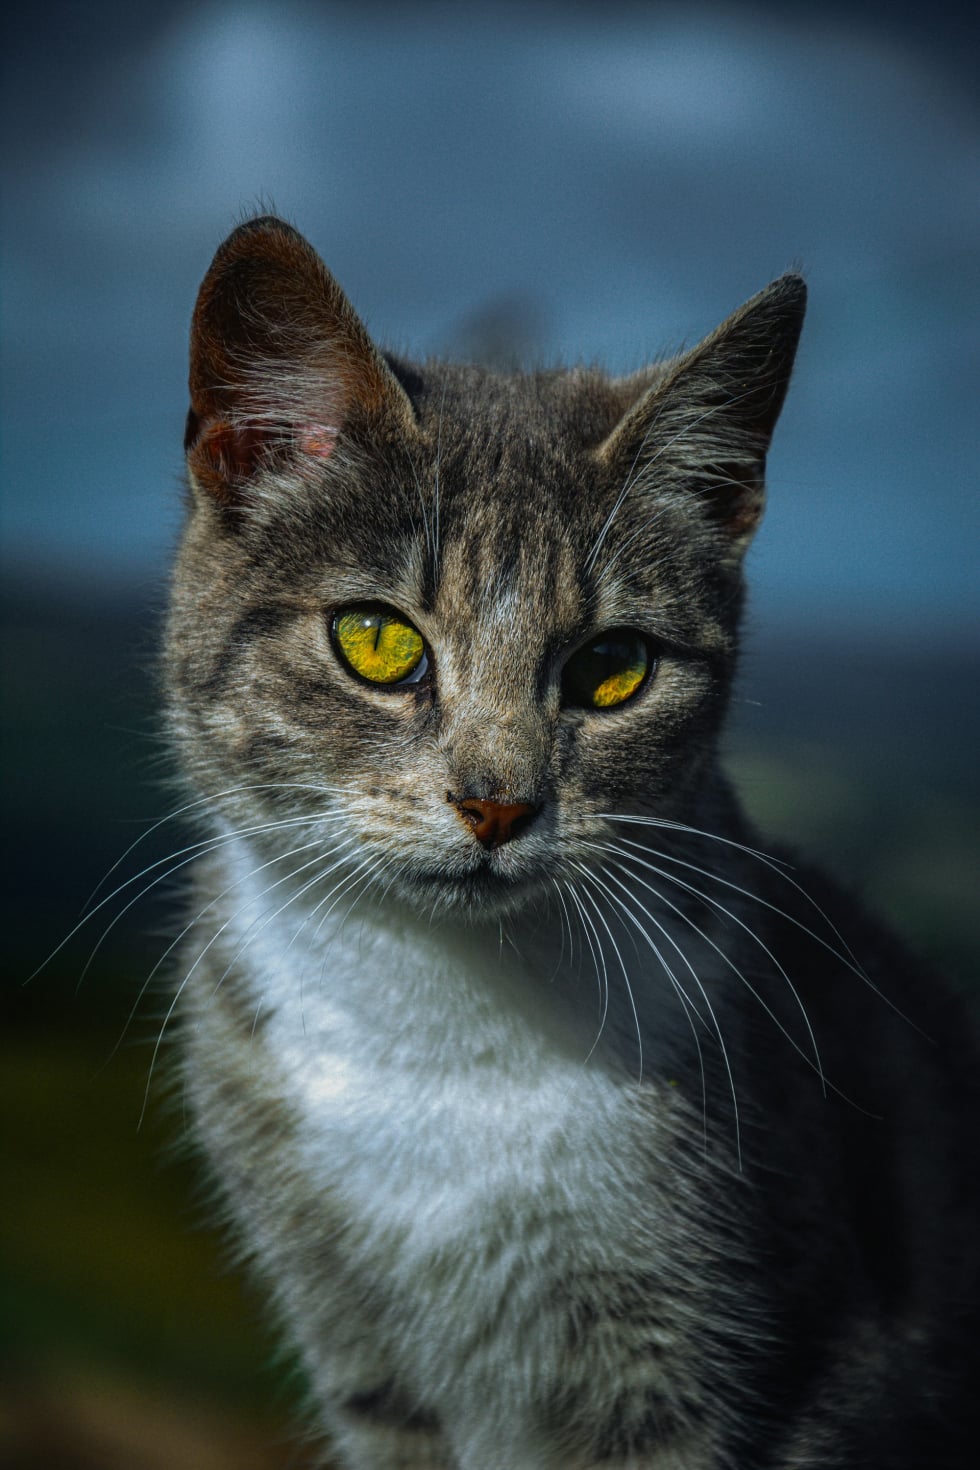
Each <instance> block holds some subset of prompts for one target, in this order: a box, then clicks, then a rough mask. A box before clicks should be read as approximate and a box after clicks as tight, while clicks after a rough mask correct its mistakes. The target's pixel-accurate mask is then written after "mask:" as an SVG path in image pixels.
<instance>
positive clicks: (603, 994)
mask: <svg viewBox="0 0 980 1470" xmlns="http://www.w3.org/2000/svg"><path fill="white" fill-rule="evenodd" d="M564 881H565V883H566V885H567V888H568V896H569V898H570V899H571V900H572V903H573V904H574V906H575V911H576V913H577V914H578V917H579V922H580V923H581V925H582V932H583V934H584V935H585V942H586V944H587V945H588V947H589V950H590V952H591V955H592V963H593V966H594V968H595V977H596V985H597V987H598V992H599V1026H598V1030H597V1031H596V1034H595V1037H594V1039H593V1042H592V1045H591V1046H590V1047H589V1049H588V1051H587V1052H586V1054H585V1056H584V1057H583V1059H582V1066H583V1067H585V1066H587V1065H588V1063H589V1061H590V1059H591V1058H592V1056H593V1054H594V1052H595V1049H596V1047H597V1046H598V1045H599V1042H600V1040H601V1038H602V1033H603V1031H604V1030H605V1028H606V1018H607V1016H608V1014H609V976H608V973H607V971H606V962H605V958H604V956H603V954H602V946H601V944H600V945H599V946H598V949H597V948H596V945H597V944H598V938H599V936H598V934H596V931H595V927H594V925H593V924H592V921H591V919H590V918H589V915H588V913H587V912H586V909H585V906H584V904H583V902H582V899H581V898H580V897H579V895H578V893H577V892H576V888H575V884H574V883H573V882H572V881H571V880H569V879H566V880H564Z"/></svg>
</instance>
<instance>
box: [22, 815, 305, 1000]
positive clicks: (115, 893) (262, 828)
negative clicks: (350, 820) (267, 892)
mask: <svg viewBox="0 0 980 1470" xmlns="http://www.w3.org/2000/svg"><path fill="white" fill-rule="evenodd" d="M325 819H326V820H330V817H329V814H320V815H319V816H317V815H315V814H314V815H311V816H303V817H289V818H284V819H282V820H281V821H278V822H271V823H261V824H259V825H256V826H252V827H244V828H238V829H236V830H235V831H233V832H230V833H222V834H220V835H218V836H211V837H205V838H201V839H200V840H199V841H197V842H192V843H190V844H188V845H187V846H186V847H182V848H179V849H178V850H177V851H176V852H171V853H168V854H167V855H166V856H165V857H162V858H157V859H156V861H155V862H152V863H148V864H147V865H146V866H145V867H144V868H141V869H140V871H139V872H138V873H134V874H133V875H132V877H130V878H127V879H126V880H125V881H124V882H123V883H120V884H118V886H117V887H116V888H114V889H113V890H112V892H111V893H108V894H106V896H105V898H103V899H100V901H99V902H98V903H97V904H96V905H95V907H94V908H89V909H88V910H87V911H86V912H85V913H84V914H83V915H82V917H81V918H80V919H79V921H78V923H77V924H75V925H74V926H73V927H72V928H71V929H70V930H69V931H68V933H67V934H66V935H65V936H64V938H63V939H61V940H60V942H59V943H58V944H57V945H56V946H55V948H54V949H52V950H51V952H50V954H48V955H47V956H46V957H45V958H44V959H43V960H42V961H41V963H40V964H39V965H38V966H37V968H36V969H35V970H34V971H33V972H32V973H31V974H30V975H28V976H27V978H26V980H24V981H23V984H24V985H29V984H30V983H31V981H32V980H34V979H36V978H37V976H38V975H39V974H40V973H41V971H42V970H43V969H44V968H45V967H46V966H47V965H49V964H50V963H51V961H52V960H53V959H54V958H55V956H56V955H58V954H60V953H61V951H62V950H63V949H64V948H65V946H66V945H67V944H69V943H70V942H71V940H72V939H74V937H75V936H76V935H77V934H79V933H80V932H81V930H82V929H84V928H85V927H86V926H87V925H88V924H90V923H91V921H92V920H93V919H94V918H95V916H96V914H98V913H100V912H101V911H102V910H103V909H104V908H107V907H108V905H109V904H110V903H112V901H113V899H115V898H118V897H119V895H120V894H121V893H124V892H125V891H126V889H127V888H130V887H132V885H133V884H134V883H138V882H139V881H140V879H141V878H144V877H146V875H147V874H148V873H152V872H153V871H154V870H155V869H156V868H163V869H164V871H163V872H161V873H159V874H158V875H157V877H156V878H154V879H153V880H152V881H151V882H150V883H147V884H146V886H145V887H144V888H142V889H141V890H140V891H139V892H138V893H137V894H136V895H135V896H134V897H133V898H131V899H130V900H129V901H128V902H127V903H126V904H125V905H124V907H123V908H122V909H120V910H119V912H118V913H116V914H115V915H114V916H113V918H112V921H111V923H109V924H108V925H107V927H106V928H105V929H104V930H103V932H102V934H101V935H100V936H99V938H98V939H97V940H96V942H95V945H94V946H93V949H92V952H91V954H90V955H89V957H88V959H87V961H86V963H85V965H84V966H83V967H82V970H81V973H80V975H79V977H78V981H77V983H76V990H77V989H78V988H79V987H80V986H81V984H82V982H83V981H84V979H85V976H86V975H87V974H88V971H89V969H90V968H91V965H92V962H93V961H94V959H95V956H96V955H97V953H98V951H99V950H100V948H101V947H102V945H103V943H104V942H105V940H106V938H107V937H108V935H109V934H110V933H111V932H112V930H113V929H114V928H115V926H116V924H118V923H119V921H120V920H121V919H122V918H123V917H124V916H125V914H127V913H128V912H129V910H130V909H131V908H133V906H134V905H135V904H136V903H138V902H139V901H140V899H141V898H145V897H146V895H147V894H148V893H150V892H151V891H152V890H153V889H154V888H155V887H156V886H157V884H158V883H162V882H165V881H166V880H167V879H168V878H171V877H173V875H174V874H175V873H178V872H179V871H180V870H181V869H182V868H185V867H187V866H188V864H189V863H191V862H193V861H194V859H195V858H197V857H200V856H204V855H206V854H207V853H210V852H213V851H214V850H215V849H216V848H218V847H221V846H222V845H223V844H225V843H227V842H231V841H234V839H235V838H236V837H240V836H253V835H255V834H258V833H263V832H268V831H275V830H278V829H279V828H282V827H288V826H293V825H303V824H304V823H305V824H310V823H312V822H315V821H322V820H325ZM157 825H158V826H159V825H160V824H159V823H158V824H157ZM135 845H136V844H132V845H131V847H130V849H129V851H132V847H133V846H135ZM175 858H181V859H183V861H181V862H174V859H175ZM168 863H172V864H173V866H172V867H170V868H167V866H166V865H167V864H168ZM113 866H114V867H117V866H118V863H117V864H114V865H113ZM103 881H104V880H103ZM96 891H98V890H96Z"/></svg>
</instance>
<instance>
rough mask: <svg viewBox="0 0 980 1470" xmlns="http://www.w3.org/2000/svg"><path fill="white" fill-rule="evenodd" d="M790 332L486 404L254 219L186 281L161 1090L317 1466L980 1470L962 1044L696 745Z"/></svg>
mask: <svg viewBox="0 0 980 1470" xmlns="http://www.w3.org/2000/svg"><path fill="white" fill-rule="evenodd" d="M804 305H805V286H804V283H803V281H802V280H801V279H800V277H799V276H797V275H785V276H783V277H781V278H780V279H779V280H776V281H775V282H773V283H772V284H771V285H770V286H768V287H767V288H766V289H765V290H763V291H761V292H760V293H759V294H758V295H757V296H755V297H754V298H753V299H752V300H750V301H749V302H748V303H747V304H746V305H744V306H742V307H741V309H739V310H738V311H736V312H735V313H734V315H732V316H731V317H730V318H729V319H728V320H727V321H726V322H725V323H724V324H723V325H722V326H720V327H719V328H718V329H717V330H716V331H715V332H714V333H712V335H710V336H709V337H708V338H707V339H706V340H704V341H703V342H701V343H700V344H699V345H698V346H696V347H695V348H694V349H693V350H691V351H687V352H685V353H683V354H681V355H680V356H678V357H675V358H673V359H671V360H669V361H666V362H662V363H659V364H657V365H654V366H652V367H650V368H648V369H646V370H643V371H641V372H639V373H637V374H635V375H633V376H630V377H625V378H614V377H610V376H606V375H604V374H602V373H600V372H598V371H593V370H591V369H585V368H575V369H572V370H567V371H566V370H555V371H541V372H534V373H528V374H513V375H497V374H494V373H491V372H489V371H486V370H483V369H481V368H478V367H474V366H465V365H447V364H444V363H442V362H429V363H426V364H424V365H414V364H411V363H409V362H406V361H402V360H400V359H399V358H397V357H395V356H393V355H390V354H385V353H382V352H381V351H380V350H378V349H377V348H376V347H375V346H374V345H373V343H372V341H371V339H370V338H369V336H368V334H367V332H366V330H365V328H364V326H363V325H362V324H361V322H360V320H359V319H358V317H357V316H356V314H355V312H354V310H353V308H352V306H351V305H350V303H349V302H348V300H347V299H346V297H345V296H344V295H343V294H342V292H341V290H340V288H339V287H338V286H337V284H336V283H335V282H334V280H333V279H332V277H331V276H330V275H329V274H328V273H327V271H326V269H325V268H324V266H323V265H322V263H321V261H320V259H319V257H318V256H317V255H316V253H315V252H314V251H313V249H312V248H311V246H310V245H309V244H308V243H307V242H306V241H305V240H304V239H303V237H302V236H301V235H299V234H298V233H297V232H296V231H295V230H294V229H293V228H292V227H291V226H289V225H287V224H285V223H284V222H282V221H281V220H278V219H275V218H272V217H268V216H266V217H262V218H256V219H252V220H250V221H248V222H247V223H244V224H242V225H241V226H240V227H239V228H238V229H236V230H235V231H234V233H233V234H232V235H231V236H230V237H229V238H228V239H227V240H226V241H225V243H224V244H223V245H222V246H221V248H220V249H219V250H218V252H217V255H216V256H215V259H214V262H213V264H212V265H211V267H210V269H209V271H208V272H207V275H206V277H205V280H204V282H203V285H202V287H201V290H200V294H199V296H198V300H197V305H196V308H195V312H194V317H193V323H192V330H191V354H190V356H191V366H190V397H191V408H190V412H189V415H188V420H187V433H186V446H185V447H186V452H187V465H188V479H189V493H188V519H187V526H186V531H185V535H184V540H183V545H182V548H181V551H180V554H179V559H178V563H177V568H176V573H175V577H174V583H173V599H172V611H171V615H170V623H169V630H168V637H167V648H166V660H165V663H166V683H167V690H168V709H169V723H170V728H171V731H172V736H173V739H174V741H175V743H176V747H177V749H178V750H179V755H180V760H181V762H182V764H183V769H184V771H185V773H186V776H187V778H188V780H189V782H190V785H191V787H192V789H193V791H194V793H195V794H196V800H197V803H198V806H197V810H198V811H199V813H200V820H201V822H202V823H203V832H204V835H203V837H202V842H201V849H202V855H201V856H200V858H199V859H198V861H197V866H196V882H195V891H194V896H193V910H192V912H193V913H194V914H195V915H196V919H195V921H194V922H193V924H192V926H190V937H189V938H188V940H187V942H186V952H185V957H184V964H183V969H182V971H181V972H180V974H179V976H178V980H179V986H178V990H177V996H176V999H175V1002H174V1004H175V1007H176V1009H177V1013H178V1015H179V1017H180V1030H181V1038H182V1055H183V1070H182V1087H183V1093H184V1096H185V1098H186V1101H187V1105H188V1107H189V1110H190V1113H191V1116H192V1118H193V1120H194V1128H195V1130H196V1136H197V1137H198V1139H199V1140H200V1144H201V1146H202V1147H203V1150H204V1152H205V1154H206V1156H207V1158H208V1160H209V1162H210V1167H211V1169H212V1170H213V1172H214V1174H215V1176H216V1179H217V1181H218V1185H219V1192H220V1195H221V1198H222V1199H223V1202H224V1206H225V1210H226V1214H227V1217H228V1220H229V1222H230V1224H231V1227H232V1229H233V1231H234V1234H235V1237H236V1239H237V1241H238V1243H239V1245H240V1247H241V1250H242V1252H243V1254H244V1255H245V1256H246V1257H247V1258H248V1259H249V1261H250V1262H251V1263H252V1266H253V1268H254V1271H255V1272H256V1273H257V1275H258V1277H259V1278H260V1280H261V1281H262V1282H263V1283H264V1285H265V1288H266V1290H267V1292H268V1294H269V1297H270V1299H271V1303H272V1308H273V1311H274V1313H275V1315H276V1318H277V1319H278V1321H279V1322H280V1323H281V1325H282V1328H283V1330H284V1332H285V1333H286V1335H287V1336H288V1338H289V1339H290V1340H291V1341H292V1343H293V1344H294V1345H295V1346H296V1348H297V1349H298V1351H299V1353H300V1354H301V1357H302V1360H303V1362H304V1364H305V1368H306V1371H307V1373H308V1377H309V1383H310V1386H311V1393H312V1397H313V1400H314V1403H315V1415H316V1420H317V1424H318V1426H319V1428H320V1429H321V1430H322V1431H323V1433H324V1436H325V1437H326V1440H327V1441H328V1443H329V1445H330V1446H331V1450H330V1453H331V1454H332V1455H333V1456H335V1457H336V1459H335V1460H332V1459H331V1460H329V1461H327V1462H325V1463H331V1464H333V1463H338V1464H339V1465H341V1466H344V1467H347V1470H396V1467H405V1470H408V1467H412V1470H423V1467H424V1470H599V1467H605V1470H627V1467H631V1470H708V1467H711V1470H715V1467H733V1470H734V1467H738V1470H752V1467H781V1470H789V1467H794V1470H796V1467H817V1466H819V1467H841V1470H843V1467H848V1470H853V1467H856V1466H868V1467H876V1470H878V1467H909V1470H911V1467H913V1466H914V1467H921V1466H947V1467H952V1466H963V1465H965V1464H966V1463H967V1456H968V1455H969V1454H970V1451H971V1450H972V1448H973V1445H974V1443H975V1441H976V1435H977V1430H978V1427H980V1425H978V1412H977V1407H976V1399H977V1397H978V1396H980V1395H978V1388H980V1385H978V1382H977V1375H976V1340H977V1328H978V1309H977V1303H978V1279H977V1278H978V1271H977V1254H978V1251H977V1241H978V1239H980V1208H978V1178H977V1166H976V1139H977V1132H976V1122H977V1116H978V1110H977V1082H976V1079H977V1075H978V1074H977V1059H976V1056H975V1054H974V1052H973V1050H972V1046H971V1043H970V1041H969V1039H968V1028H967V1025H966V1023H965V1020H964V1018H963V1015H962V1014H961V1012H960V1011H959V1009H958V1007H957V1003H956V1002H955V1001H954V1000H953V999H952V998H951V996H950V995H948V994H947V992H946V991H945V990H944V989H943V988H942V986H941V985H940V984H939V982H937V981H936V980H934V979H933V978H932V977H931V976H928V975H926V974H924V973H923V972H922V971H921V969H920V968H919V967H918V965H917V964H916V963H915V962H914V961H913V960H911V959H910V958H909V957H908V956H907V955H906V954H905V952H904V951H903V950H902V949H901V947H900V946H899V945H898V943H897V942H896V941H895V940H894V939H892V938H891V937H890V936H889V935H888V934H887V933H885V932H884V931H883V930H881V929H880V928H879V927H878V926H877V925H876V924H875V922H874V921H873V920H872V919H870V918H869V917H868V916H867V915H865V914H864V913H863V912H862V911H861V910H860V909H859V908H858V907H857V905H856V904H855V903H853V902H852V901H851V900H850V899H849V898H848V897H847V896H846V895H845V894H843V893H841V892H839V891H837V890H836V889H835V888H834V887H833V886H832V884H831V883H830V882H829V881H828V880H826V879H825V878H824V877H822V876H821V875H820V874H819V873H817V872H814V871H809V870H807V869H804V868H801V867H799V866H793V867H790V866H789V864H788V861H787V859H786V858H785V856H784V855H773V854H772V853H770V852H768V851H767V850H765V849H764V847H763V845H762V843H761V839H760V838H759V837H757V836H756V834H755V833H754V832H753V830H752V829H751V828H750V826H749V825H748V822H747V820H746V818H745V817H744V815H743V814H742V811H741V809H740V807H739V805H738V802H737V799H736V797H735V795H734V794H733V792H732V790H731V789H730V787H729V785H728V783H727V781H726V778H725V776H724V775H723V773H722V770H721V768H720V765H719V760H718V755H717V745H718V736H719V730H720V728H721V725H722V721H723V717H724V714H725V708H726V704H727V702H728V697H729V693H730V689H731V685H732V679H733V672H734V666H735V661H736V654H737V648H738V626H739V614H740V608H741V604H742V601H743V575H742V561H743V555H744V552H745V548H746V546H747V545H748V543H749V541H750V539H751V537H752V535H753V532H754V531H755V529H756V526H757V524H758V522H759V519H760V515H761V512H762V505H763V489H764V470H765V460H766V453H767V449H768V445H769V440H770V436H771V434H772V431H773V428H774V425H775V422H776V419H777V417H778V414H779V412H780V408H781V406H782V402H783V398H784V395H785V392H786V388H787V384H788V381H789V377H790V372H791V369H792V365H793V359H794V355H795V351H796V345H797V340H798V337H799V333H800V328H801V325H802V320H803V314H804ZM970 1463H973V1460H972V1455H971V1457H970Z"/></svg>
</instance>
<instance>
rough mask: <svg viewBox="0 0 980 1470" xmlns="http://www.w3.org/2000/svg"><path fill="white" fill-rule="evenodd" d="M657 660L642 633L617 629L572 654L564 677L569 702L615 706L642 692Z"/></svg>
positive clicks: (594, 706)
mask: <svg viewBox="0 0 980 1470" xmlns="http://www.w3.org/2000/svg"><path fill="white" fill-rule="evenodd" d="M655 665H656V660H655V658H654V657H653V655H652V653H651V650H650V646H649V644H648V642H647V640H646V639H645V638H644V637H643V635H642V633H636V632H633V631H632V630H631V629H616V630H615V631H612V632H609V633H604V634H603V635H602V636H601V637H599V638H596V639H594V640H593V641H592V642H591V643H586V644H583V646H582V647H581V648H579V649H577V650H576V652H575V653H573V654H572V656H571V658H570V659H569V660H568V663H567V664H566V665H565V670H564V674H563V676H562V697H563V700H564V702H565V704H566V705H572V706H576V707H579V708H584V709H612V708H614V707H615V706H616V705H619V704H625V703H626V701H627V700H628V699H632V698H633V696H634V695H635V694H638V693H639V691H640V689H641V688H642V687H643V685H644V684H645V682H646V680H647V679H648V677H649V676H650V674H651V673H652V672H653V669H654V667H655Z"/></svg>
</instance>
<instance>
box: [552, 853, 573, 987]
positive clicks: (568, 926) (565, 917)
mask: <svg viewBox="0 0 980 1470" xmlns="http://www.w3.org/2000/svg"><path fill="white" fill-rule="evenodd" d="M551 882H552V886H553V888H554V890H555V892H556V893H557V895H558V902H559V903H560V904H561V924H560V926H559V932H560V934H561V951H560V953H559V955H558V962H557V964H556V965H555V969H554V973H553V977H552V978H554V975H558V974H560V973H561V968H562V963H563V961H564V959H565V934H566V932H567V934H568V968H569V969H572V967H573V966H574V964H575V942H574V939H573V937H572V921H571V918H570V917H569V913H568V905H567V904H566V903H565V895H564V894H563V893H562V891H561V884H560V883H559V881H558V879H557V878H555V877H552V879H551Z"/></svg>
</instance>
